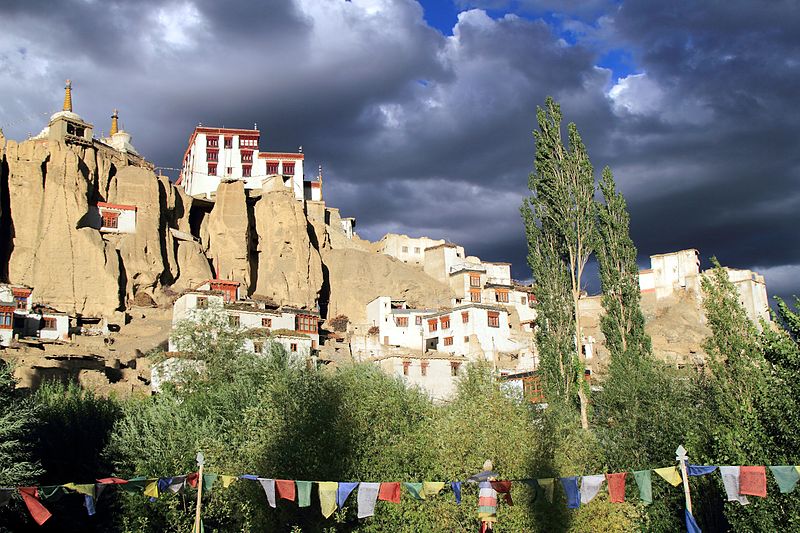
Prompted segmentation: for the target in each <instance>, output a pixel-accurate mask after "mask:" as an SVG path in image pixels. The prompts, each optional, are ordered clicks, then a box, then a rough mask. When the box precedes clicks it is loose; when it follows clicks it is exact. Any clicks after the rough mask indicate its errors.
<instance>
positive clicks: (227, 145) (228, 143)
mask: <svg viewBox="0 0 800 533" xmlns="http://www.w3.org/2000/svg"><path fill="white" fill-rule="evenodd" d="M225 148H233V137H225Z"/></svg>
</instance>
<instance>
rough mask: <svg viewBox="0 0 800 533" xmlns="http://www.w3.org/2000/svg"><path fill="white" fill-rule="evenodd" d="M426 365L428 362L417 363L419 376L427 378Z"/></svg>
mask: <svg viewBox="0 0 800 533" xmlns="http://www.w3.org/2000/svg"><path fill="white" fill-rule="evenodd" d="M428 365H430V363H429V362H428V361H421V362H420V363H419V374H420V375H421V376H427V375H428Z"/></svg>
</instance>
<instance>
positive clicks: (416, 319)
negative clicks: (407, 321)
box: [414, 316, 422, 326]
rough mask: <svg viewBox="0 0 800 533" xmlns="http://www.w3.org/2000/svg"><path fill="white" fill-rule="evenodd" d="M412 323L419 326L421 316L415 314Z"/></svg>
mask: <svg viewBox="0 0 800 533" xmlns="http://www.w3.org/2000/svg"><path fill="white" fill-rule="evenodd" d="M414 324H415V325H417V326H421V325H422V317H421V316H415V317H414Z"/></svg>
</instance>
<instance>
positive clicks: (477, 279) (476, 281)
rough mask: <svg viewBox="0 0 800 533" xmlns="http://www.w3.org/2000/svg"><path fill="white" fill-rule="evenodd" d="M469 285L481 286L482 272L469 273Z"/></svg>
mask: <svg viewBox="0 0 800 533" xmlns="http://www.w3.org/2000/svg"><path fill="white" fill-rule="evenodd" d="M469 286H470V287H480V286H481V275H480V274H470V275H469Z"/></svg>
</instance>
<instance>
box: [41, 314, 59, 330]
mask: <svg viewBox="0 0 800 533" xmlns="http://www.w3.org/2000/svg"><path fill="white" fill-rule="evenodd" d="M42 329H50V330H54V329H56V319H55V318H53V317H51V316H46V317H42Z"/></svg>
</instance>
